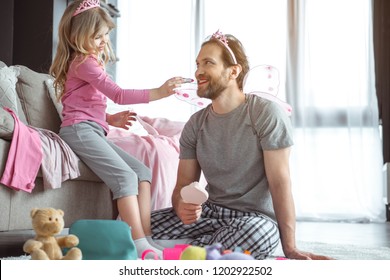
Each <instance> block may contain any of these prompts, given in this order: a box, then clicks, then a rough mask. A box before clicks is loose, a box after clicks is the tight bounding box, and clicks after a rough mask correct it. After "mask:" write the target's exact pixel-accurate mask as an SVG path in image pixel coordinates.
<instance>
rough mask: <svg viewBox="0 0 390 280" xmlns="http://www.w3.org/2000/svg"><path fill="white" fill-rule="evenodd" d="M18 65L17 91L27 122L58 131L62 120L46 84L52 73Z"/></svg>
mask: <svg viewBox="0 0 390 280" xmlns="http://www.w3.org/2000/svg"><path fill="white" fill-rule="evenodd" d="M17 67H18V68H19V69H20V74H19V77H18V78H19V79H18V82H17V84H16V91H17V93H18V96H19V98H20V102H21V104H22V107H23V111H24V113H25V115H26V119H27V123H28V124H30V125H32V126H35V127H40V128H45V129H49V130H52V131H54V132H55V133H58V131H59V128H60V124H61V120H60V118H59V116H58V113H57V110H56V108H55V107H54V104H53V102H52V100H51V98H50V96H49V92H48V90H47V87H46V85H45V80H47V79H48V78H50V75H48V74H43V73H37V72H35V71H33V70H31V69H29V68H28V67H26V66H21V65H18V66H17Z"/></svg>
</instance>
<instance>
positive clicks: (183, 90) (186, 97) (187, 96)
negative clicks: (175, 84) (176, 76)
mask: <svg viewBox="0 0 390 280" xmlns="http://www.w3.org/2000/svg"><path fill="white" fill-rule="evenodd" d="M197 88H198V86H197V84H196V83H187V84H183V86H181V87H179V88H177V89H175V92H176V93H175V96H176V98H178V99H179V100H182V101H185V102H187V103H189V104H191V105H195V106H197V107H200V108H204V107H206V106H207V105H209V104H210V103H211V100H210V99H206V98H200V97H199V96H198V94H197V93H196V91H197Z"/></svg>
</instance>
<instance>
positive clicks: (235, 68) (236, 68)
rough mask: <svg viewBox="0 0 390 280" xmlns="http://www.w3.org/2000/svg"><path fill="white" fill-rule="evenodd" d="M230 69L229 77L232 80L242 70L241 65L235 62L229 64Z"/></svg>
mask: <svg viewBox="0 0 390 280" xmlns="http://www.w3.org/2000/svg"><path fill="white" fill-rule="evenodd" d="M230 69H231V72H230V78H231V79H232V80H235V79H237V77H238V76H239V75H240V73H241V71H242V67H241V65H240V64H236V65H233V66H230Z"/></svg>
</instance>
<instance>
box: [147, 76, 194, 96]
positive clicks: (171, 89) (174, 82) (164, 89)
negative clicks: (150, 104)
mask: <svg viewBox="0 0 390 280" xmlns="http://www.w3.org/2000/svg"><path fill="white" fill-rule="evenodd" d="M186 82H188V79H186V78H183V77H173V78H171V79H169V80H167V81H166V82H165V83H164V84H163V85H162V86H160V87H159V88H154V89H151V90H150V97H149V100H150V101H154V100H158V99H161V98H164V97H168V96H171V95H172V94H175V89H176V88H178V87H180V86H181V84H183V83H186Z"/></svg>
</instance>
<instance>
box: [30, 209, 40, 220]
mask: <svg viewBox="0 0 390 280" xmlns="http://www.w3.org/2000/svg"><path fill="white" fill-rule="evenodd" d="M38 210H39V209H38V208H33V209H32V210H31V212H30V216H31V218H34V216H35V214H36V213H37V212H38Z"/></svg>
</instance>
